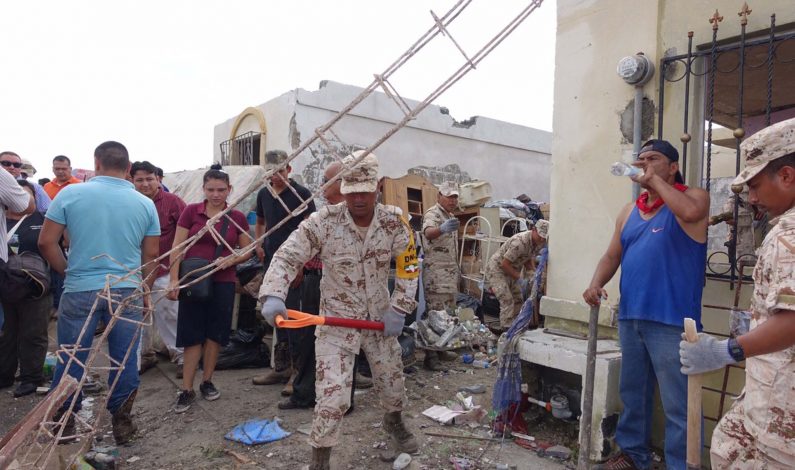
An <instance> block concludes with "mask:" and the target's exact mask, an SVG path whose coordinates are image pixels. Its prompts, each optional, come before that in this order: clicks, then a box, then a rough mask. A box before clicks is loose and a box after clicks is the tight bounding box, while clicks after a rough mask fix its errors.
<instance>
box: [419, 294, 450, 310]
mask: <svg viewBox="0 0 795 470" xmlns="http://www.w3.org/2000/svg"><path fill="white" fill-rule="evenodd" d="M455 305H456V303H455V294H453V293H450V294H445V293H442V294H440V293H438V292H432V291H427V290H426V291H425V307H426V308H425V310H426V311H428V310H444V309H445V308H447V307H455Z"/></svg>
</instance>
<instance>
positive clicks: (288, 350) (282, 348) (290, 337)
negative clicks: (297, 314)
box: [273, 284, 303, 372]
mask: <svg viewBox="0 0 795 470" xmlns="http://www.w3.org/2000/svg"><path fill="white" fill-rule="evenodd" d="M302 285H303V284H302ZM284 306H285V307H287V308H288V309H290V310H298V311H301V286H298V287H297V288H292V287H291V288H290V289H289V290H288V291H287V298H286V299H284ZM275 330H276V346H275V348H274V358H273V362H274V364H273V365H274V370H276V371H277V372H281V371H283V370H285V369H289V368H290V366H292V367H295V364H293V353H292V350H293V348H292V346H291V344H293V342H294V341H295V339H294V336H295V332H296V331H300V330H293V329H290V328H275Z"/></svg>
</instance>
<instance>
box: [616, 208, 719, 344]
mask: <svg viewBox="0 0 795 470" xmlns="http://www.w3.org/2000/svg"><path fill="white" fill-rule="evenodd" d="M621 248H622V255H621V286H620V290H621V300H620V302H619V307H618V319H619V320H650V321H656V322H659V323H664V324H666V325H671V326H680V327H681V326H683V325H684V318H685V317H690V318H692V319H694V320H695V321H696V324H697V325H699V328H700V325H701V292H702V291H703V289H704V271H705V269H706V263H707V244H706V243H699V242H697V241H695V240H693V239H692V238H690V236H689V235H688V234H687V233H685V231H684V230H682V227H680V226H679V222H677V220H676V216H674V214H673V213H672V212H671V210H670V209H668V206H665V205H663V206H662V208H661V209H660V210H659V211H658V212H657V214H655V215H654V217H652V218H651V219H649V220H643V219H642V218H641V216H640V213H639V211H638V208H637V207H635V208H633V209H632V212H631V213H630V215H629V219H628V220H627V222H626V224H625V225H624V229H623V230H622V231H621Z"/></svg>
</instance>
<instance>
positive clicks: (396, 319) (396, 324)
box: [383, 307, 406, 336]
mask: <svg viewBox="0 0 795 470" xmlns="http://www.w3.org/2000/svg"><path fill="white" fill-rule="evenodd" d="M383 320H384V336H400V333H402V332H403V325H405V324H406V315H404V314H402V313H400V312H398V311H396V310H395V309H394V308H392V307H389V309H387V311H386V312H384V318H383Z"/></svg>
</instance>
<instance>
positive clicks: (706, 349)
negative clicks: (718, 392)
mask: <svg viewBox="0 0 795 470" xmlns="http://www.w3.org/2000/svg"><path fill="white" fill-rule="evenodd" d="M728 343H729V340H723V341H718V340H717V339H715V337H714V336H710V335H708V334H705V333H699V334H698V341H697V342H695V343H690V342H688V341H687V339H686V338H685V335H684V333H682V341H681V342H680V343H679V361H680V362H681V363H682V368H681V371H682V373H683V374H685V375H693V374H703V373H704V372H709V371H711V370H716V369H720V368H722V367H724V366H727V365H729V364H736V363H737V361H735V360H734V358H732V356H731V354H729V345H728Z"/></svg>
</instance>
